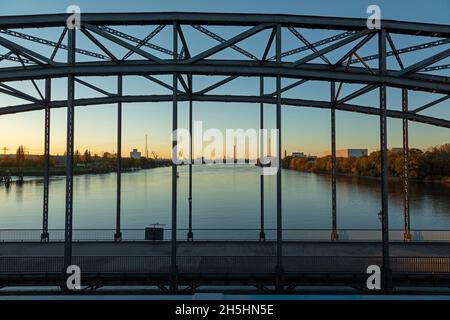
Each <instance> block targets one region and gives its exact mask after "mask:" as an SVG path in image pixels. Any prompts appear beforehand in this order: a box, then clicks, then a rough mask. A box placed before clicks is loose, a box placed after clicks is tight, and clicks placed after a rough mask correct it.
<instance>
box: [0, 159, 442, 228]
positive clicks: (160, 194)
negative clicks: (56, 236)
mask: <svg viewBox="0 0 450 320" xmlns="http://www.w3.org/2000/svg"><path fill="white" fill-rule="evenodd" d="M193 168H194V169H193V172H194V174H193V227H194V228H249V229H252V228H255V229H257V228H259V221H260V200H259V193H260V185H259V179H260V176H259V168H257V167H254V166H249V165H196V166H194V167H193ZM179 172H180V177H179V179H178V185H179V187H178V227H179V228H187V226H188V166H181V167H179ZM282 181H283V182H282V190H283V211H282V213H283V226H284V227H285V228H292V229H295V228H300V229H308V228H314V229H315V228H319V229H320V228H323V229H328V228H330V226H331V179H330V176H326V175H317V174H313V173H304V172H296V171H289V170H283V172H282ZM42 195H43V181H42V179H39V178H38V179H29V180H27V181H25V182H24V183H23V184H22V185H19V184H16V183H13V184H12V185H11V186H10V188H6V187H5V186H4V185H3V184H2V185H1V186H0V203H1V205H0V229H14V228H24V229H39V228H41V226H42ZM265 195H266V197H265V225H266V228H275V226H276V177H275V176H266V177H265ZM410 198H411V201H410V203H411V227H412V228H413V229H439V230H449V229H450V186H449V185H444V184H439V183H425V182H410ZM49 199H50V205H49V228H51V229H59V228H63V227H64V208H65V201H64V199H65V179H64V177H53V178H52V179H51V181H50V193H49ZM402 203H403V200H402V184H401V181H391V182H390V183H389V217H390V220H389V224H390V228H393V229H401V228H402V227H403V208H402ZM337 210H338V213H337V220H338V228H341V229H345V228H352V229H359V228H361V229H364V228H370V229H379V228H380V225H381V223H380V221H379V218H378V212H379V211H380V181H379V180H376V179H367V178H351V177H338V179H337ZM115 214H116V174H114V173H111V174H100V175H82V176H75V177H74V219H73V223H74V228H76V229H77V228H78V229H83V228H94V229H97V228H98V229H109V228H111V229H113V228H114V227H115ZM157 222H158V223H161V224H165V225H166V227H170V222H171V168H167V167H165V168H156V169H149V170H141V171H137V172H130V173H123V174H122V227H123V228H130V229H133V228H138V229H139V228H144V227H145V226H147V225H149V224H152V223H157Z"/></svg>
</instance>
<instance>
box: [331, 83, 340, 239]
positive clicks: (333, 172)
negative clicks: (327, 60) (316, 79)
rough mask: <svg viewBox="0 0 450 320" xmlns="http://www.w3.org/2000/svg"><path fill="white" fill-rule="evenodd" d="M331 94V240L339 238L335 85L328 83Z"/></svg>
mask: <svg viewBox="0 0 450 320" xmlns="http://www.w3.org/2000/svg"><path fill="white" fill-rule="evenodd" d="M330 95H331V103H332V108H331V214H332V221H331V241H336V240H338V239H339V237H338V233H337V205H336V170H337V167H336V86H335V83H334V81H332V82H331V83H330Z"/></svg>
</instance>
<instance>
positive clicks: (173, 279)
mask: <svg viewBox="0 0 450 320" xmlns="http://www.w3.org/2000/svg"><path fill="white" fill-rule="evenodd" d="M177 59H178V31H177V22H174V23H173V60H174V62H176V61H177ZM177 76H178V75H177V73H176V72H174V73H173V89H172V90H173V91H172V96H173V105H172V132H173V135H174V136H173V140H172V239H171V244H172V248H171V272H170V287H171V291H172V293H176V292H177V289H178V279H177V278H178V268H177V165H176V163H175V162H174V161H175V159H176V158H177V156H178V151H177V137H176V135H175V132H176V130H177V128H178V100H177V99H178V97H177V91H178V79H177Z"/></svg>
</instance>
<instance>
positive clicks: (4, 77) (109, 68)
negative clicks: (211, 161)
mask: <svg viewBox="0 0 450 320" xmlns="http://www.w3.org/2000/svg"><path fill="white" fill-rule="evenodd" d="M374 71H375V74H369V73H367V72H366V71H365V69H364V68H356V67H352V68H347V69H345V68H343V67H339V68H333V67H332V66H326V65H321V64H304V65H301V66H299V67H292V65H291V64H289V63H282V64H276V63H267V64H263V65H261V64H258V63H254V62H249V61H225V60H204V61H201V62H197V63H195V64H186V63H183V62H178V63H174V62H173V61H168V60H165V61H164V63H161V64H155V63H152V62H150V61H129V62H126V63H125V62H124V63H121V64H115V63H113V62H85V63H78V64H76V65H74V66H67V65H62V66H47V65H46V66H33V67H29V68H27V69H26V70H23V69H22V68H21V67H12V68H3V69H0V82H10V81H21V80H31V79H45V78H61V77H67V75H68V74H74V75H75V76H77V77H86V76H116V75H149V74H170V73H173V72H177V73H180V74H194V75H195V74H197V75H237V76H254V77H259V76H264V77H276V76H277V75H280V76H282V77H284V78H299V79H308V80H320V81H337V82H346V83H361V84H375V85H380V84H386V85H388V86H391V87H398V88H404V89H410V90H420V91H428V92H435V93H443V94H450V78H448V77H443V76H434V75H425V74H413V75H402V74H401V71H388V72H386V74H383V75H380V74H377V72H376V71H377V70H376V69H374Z"/></svg>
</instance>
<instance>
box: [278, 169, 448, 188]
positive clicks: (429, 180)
mask: <svg viewBox="0 0 450 320" xmlns="http://www.w3.org/2000/svg"><path fill="white" fill-rule="evenodd" d="M284 169H285V170H290V171H298V172H305V173H312V174H318V175H322V176H331V172H329V171H308V170H296V169H289V168H284ZM336 176H339V177H347V178H355V179H367V180H377V181H379V180H381V177H373V176H360V175H354V174H350V173H342V172H338V173H336ZM388 178H389V181H401V180H402V177H393V176H389V177H388ZM408 181H414V182H424V183H442V184H445V185H448V186H449V187H450V177H444V178H439V179H435V178H432V177H427V178H425V179H414V178H409V179H408Z"/></svg>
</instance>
